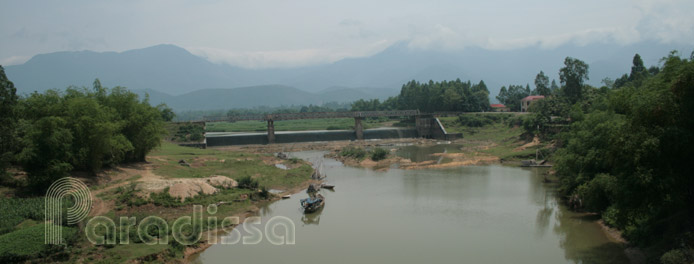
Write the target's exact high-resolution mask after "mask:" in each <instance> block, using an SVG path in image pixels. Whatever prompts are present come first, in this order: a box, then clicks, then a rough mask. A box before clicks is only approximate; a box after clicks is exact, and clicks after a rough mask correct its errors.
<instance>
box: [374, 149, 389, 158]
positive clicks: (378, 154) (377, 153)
mask: <svg viewBox="0 0 694 264" xmlns="http://www.w3.org/2000/svg"><path fill="white" fill-rule="evenodd" d="M386 156H388V151H387V150H385V149H382V148H375V149H374V150H373V151H372V152H371V160H373V161H379V160H383V159H385V158H386Z"/></svg>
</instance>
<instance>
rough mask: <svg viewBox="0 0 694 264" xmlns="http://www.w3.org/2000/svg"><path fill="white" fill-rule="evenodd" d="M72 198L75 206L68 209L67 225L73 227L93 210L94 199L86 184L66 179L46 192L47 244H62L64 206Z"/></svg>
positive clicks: (60, 180) (58, 181) (59, 181)
mask: <svg viewBox="0 0 694 264" xmlns="http://www.w3.org/2000/svg"><path fill="white" fill-rule="evenodd" d="M68 197H72V202H73V204H72V205H71V206H70V207H68V208H67V216H66V218H65V219H66V220H67V224H68V225H72V224H76V223H79V222H80V221H82V220H83V219H84V218H86V217H87V215H88V214H89V210H90V209H91V208H92V197H91V194H90V193H89V188H87V185H86V184H84V182H82V181H80V180H78V179H75V178H72V177H65V178H61V179H59V180H57V181H55V182H54V183H53V184H51V186H50V187H48V191H47V192H46V200H45V203H46V208H45V210H46V211H45V213H46V215H45V220H46V222H47V224H46V228H45V231H46V234H45V243H46V244H56V245H57V244H60V243H62V239H63V236H62V229H61V227H60V226H61V225H62V224H63V210H62V204H63V201H64V200H65V199H67V198H68Z"/></svg>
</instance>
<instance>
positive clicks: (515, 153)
mask: <svg viewBox="0 0 694 264" xmlns="http://www.w3.org/2000/svg"><path fill="white" fill-rule="evenodd" d="M475 116H476V117H478V118H479V119H482V120H483V121H482V122H480V123H479V125H480V126H479V127H478V126H469V125H463V124H462V123H461V122H460V120H459V118H458V117H440V118H439V120H440V121H441V124H442V125H443V126H444V127H445V128H446V131H447V132H448V133H463V142H464V143H463V144H464V145H465V146H470V147H475V146H486V147H484V148H480V149H479V150H476V151H477V152H480V153H484V154H488V155H492V156H497V157H499V158H501V159H525V158H530V157H532V158H534V157H535V152H536V150H537V149H538V148H539V149H542V148H544V147H545V145H544V144H540V145H537V146H532V147H528V148H526V149H524V150H514V149H516V148H518V147H520V146H522V145H523V144H525V143H527V142H528V140H527V139H523V138H522V134H523V132H524V131H523V128H521V127H514V126H509V125H508V124H507V122H506V121H508V119H509V118H511V117H512V116H511V115H508V116H503V115H500V114H475ZM484 119H488V121H484Z"/></svg>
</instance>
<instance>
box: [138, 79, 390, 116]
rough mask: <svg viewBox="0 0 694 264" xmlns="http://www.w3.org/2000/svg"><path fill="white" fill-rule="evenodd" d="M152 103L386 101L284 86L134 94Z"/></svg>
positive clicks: (197, 106)
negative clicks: (184, 92)
mask: <svg viewBox="0 0 694 264" xmlns="http://www.w3.org/2000/svg"><path fill="white" fill-rule="evenodd" d="M135 92H137V93H138V94H140V95H141V97H143V96H144V95H145V94H147V95H149V101H150V103H152V104H154V105H156V104H159V103H166V104H167V105H169V106H170V107H172V108H173V109H174V110H176V111H185V110H216V109H231V108H252V107H257V106H282V105H284V106H291V105H309V104H314V105H321V104H323V103H328V102H339V103H345V102H353V101H356V100H359V99H362V98H383V97H384V96H383V95H379V94H377V93H370V92H369V91H361V90H358V89H351V88H342V89H336V90H329V91H323V92H320V93H311V92H306V91H302V90H299V89H297V88H294V87H290V86H283V85H263V86H251V87H241V88H234V89H203V90H197V91H193V92H190V93H186V94H182V95H177V96H172V95H168V94H165V93H161V92H158V91H155V90H135Z"/></svg>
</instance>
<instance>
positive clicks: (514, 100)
mask: <svg viewBox="0 0 694 264" xmlns="http://www.w3.org/2000/svg"><path fill="white" fill-rule="evenodd" d="M528 95H530V86H529V85H526V86H525V87H523V85H513V84H512V85H509V86H508V90H507V89H506V87H505V86H503V87H501V90H500V91H499V95H498V96H497V97H496V99H497V100H499V102H501V103H502V104H504V105H506V107H508V108H509V109H510V110H511V111H520V108H521V107H520V100H521V99H523V98H525V97H526V96H528Z"/></svg>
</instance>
